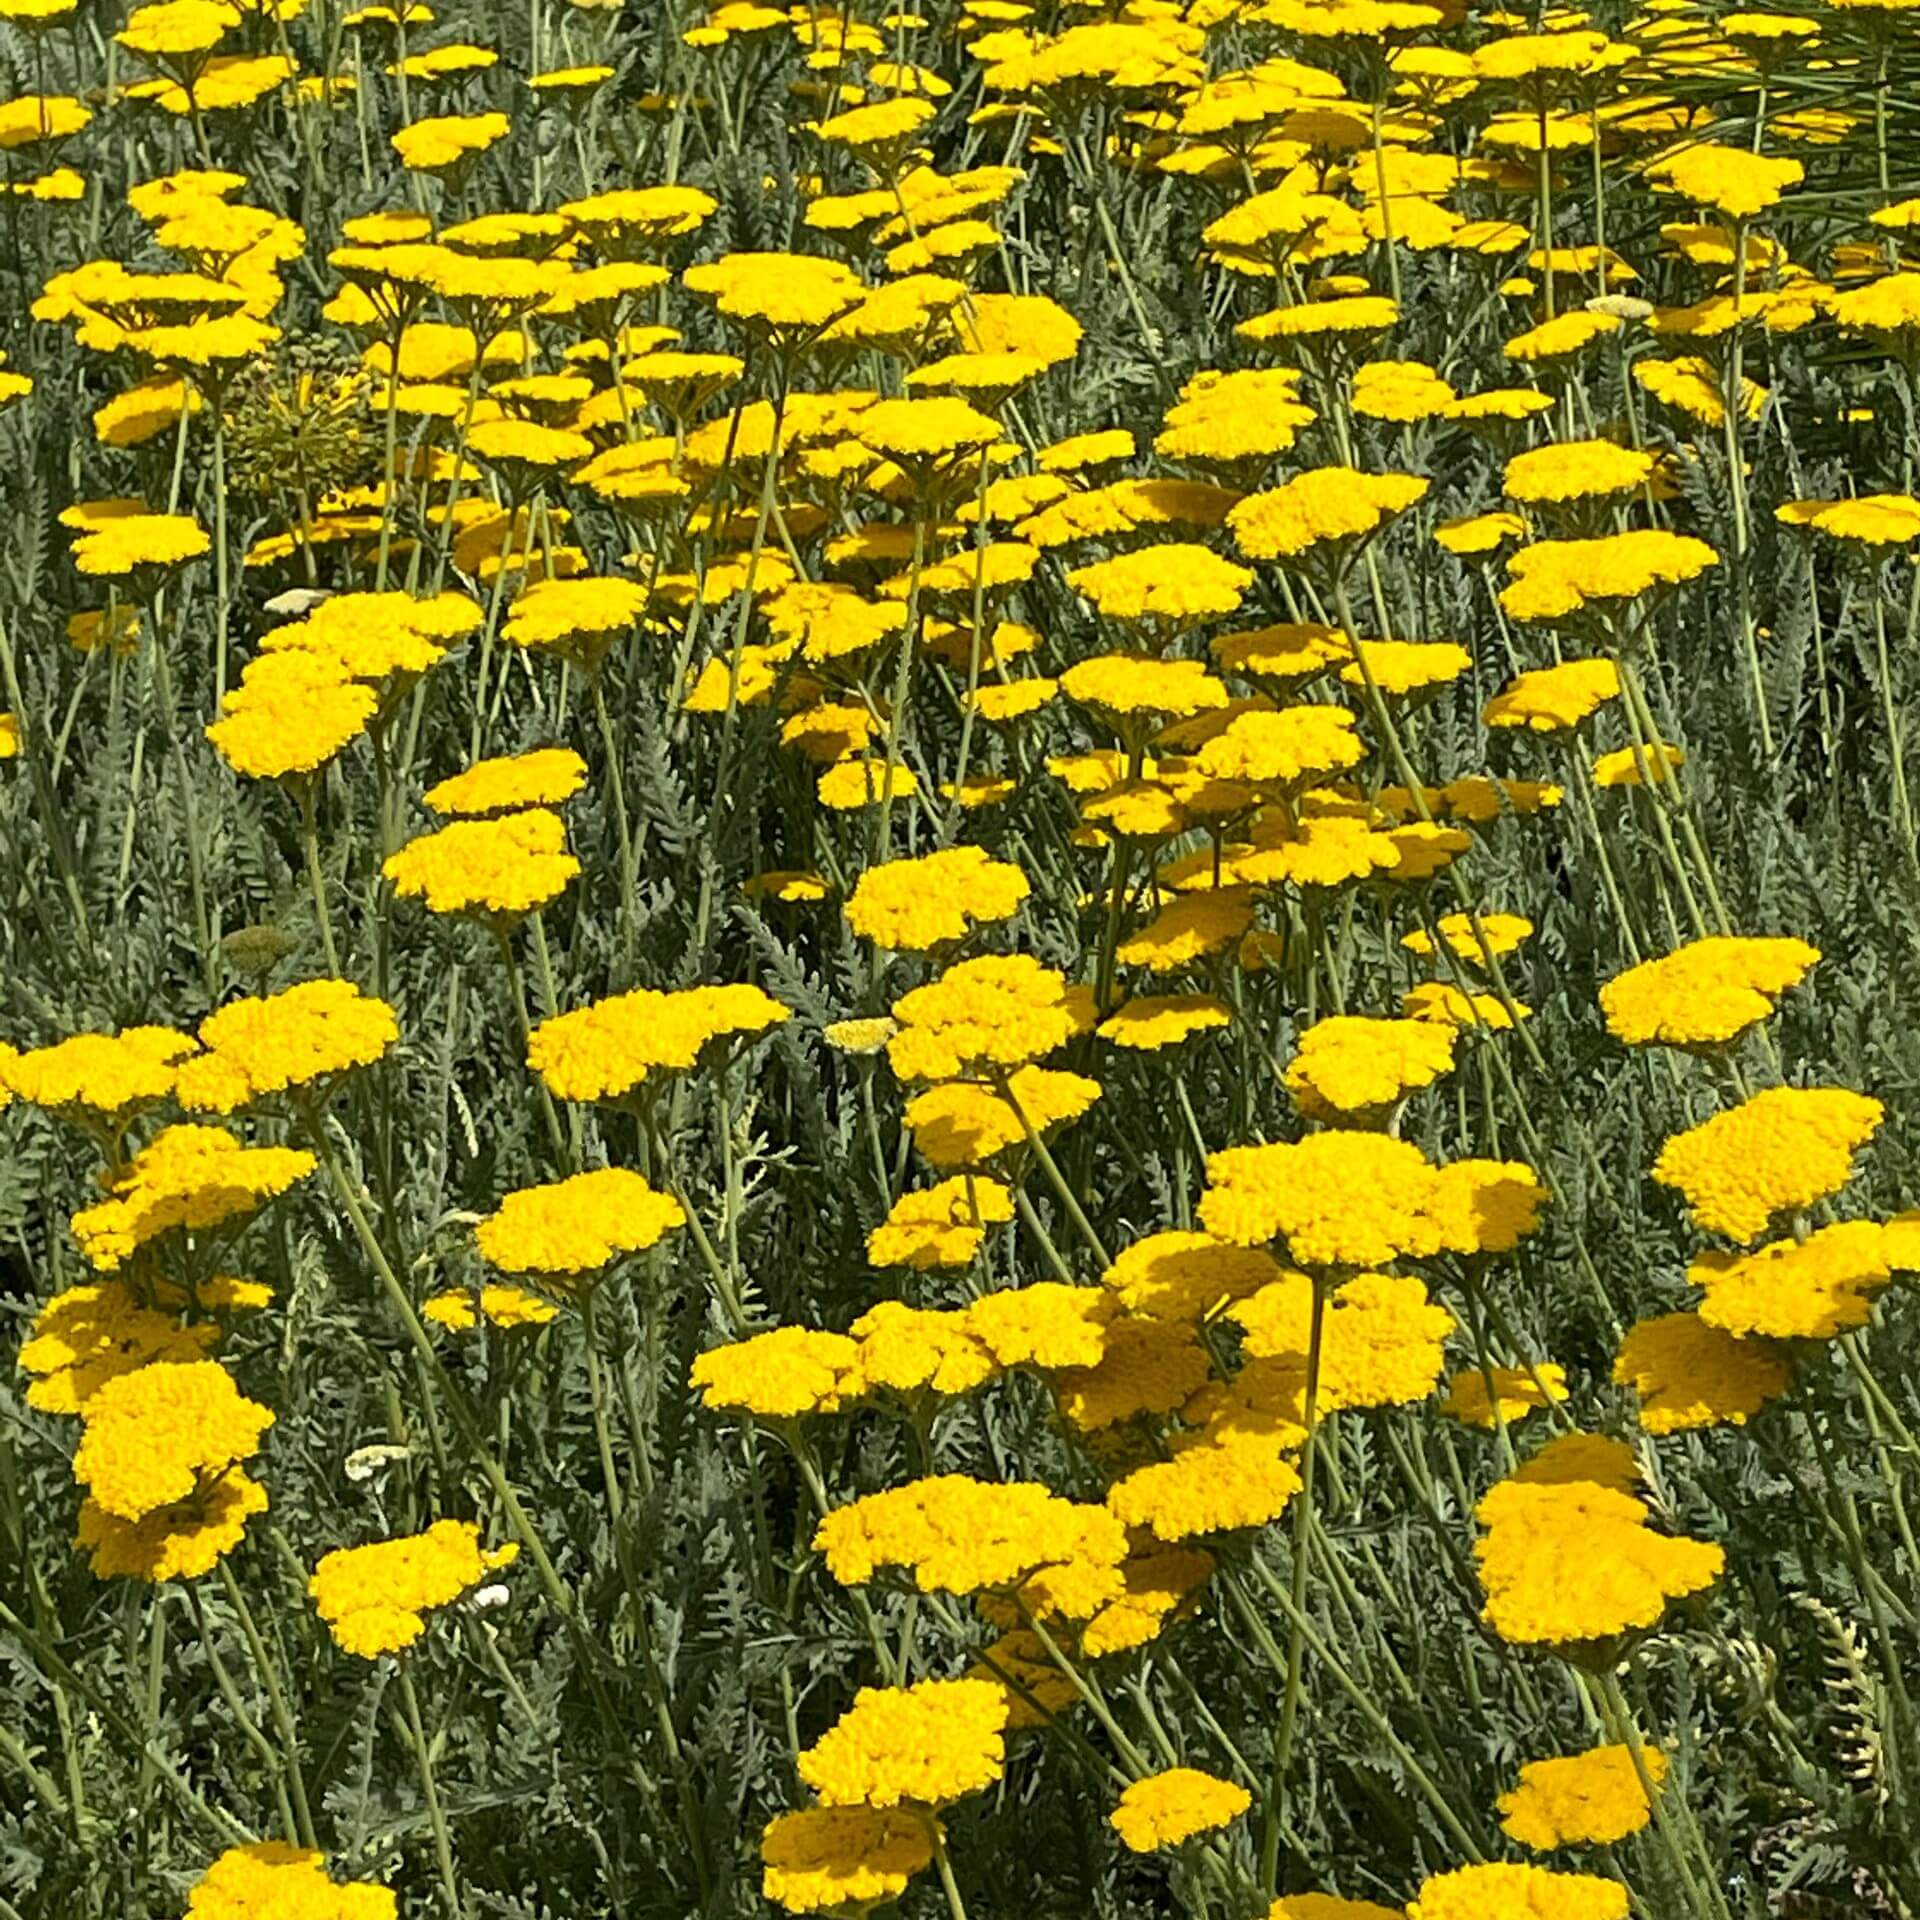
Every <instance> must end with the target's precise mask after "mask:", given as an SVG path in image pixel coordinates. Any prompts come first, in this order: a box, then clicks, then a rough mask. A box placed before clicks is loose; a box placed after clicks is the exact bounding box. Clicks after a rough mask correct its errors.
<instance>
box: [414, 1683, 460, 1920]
mask: <svg viewBox="0 0 1920 1920" xmlns="http://www.w3.org/2000/svg"><path fill="white" fill-rule="evenodd" d="M411 1668H412V1662H411V1661H409V1660H408V1659H407V1657H406V1656H405V1655H404V1654H403V1655H402V1656H401V1658H400V1675H399V1687H400V1712H401V1718H402V1720H403V1721H404V1722H405V1724H406V1729H407V1739H408V1742H409V1744H410V1745H411V1746H412V1748H413V1762H414V1766H415V1767H416V1769H417V1770H418V1771H419V1775H420V1797H421V1798H422V1799H423V1800H424V1801H425V1802H426V1805H427V1824H428V1825H429V1826H430V1827H431V1828H432V1829H433V1857H434V1863H435V1865H436V1866H437V1867H438V1868H439V1871H440V1892H441V1895H442V1897H443V1898H444V1899H445V1900H446V1903H447V1913H448V1915H449V1916H450V1920H460V1915H461V1913H462V1911H463V1910H464V1909H463V1907H462V1903H461V1899H460V1883H459V1881H458V1880H457V1879H456V1878H455V1876H454V1871H453V1839H452V1836H451V1835H450V1834H449V1833H448V1832H447V1815H446V1809H445V1808H444V1807H442V1806H441V1804H440V1789H439V1787H438V1786H436V1785H435V1784H434V1778H433V1750H432V1748H431V1747H430V1746H429V1745H428V1744H427V1729H426V1725H425V1723H424V1722H423V1721H422V1720H421V1717H420V1696H419V1695H418V1694H417V1693H416V1692H415V1691H414V1686H413V1673H412V1671H411Z"/></svg>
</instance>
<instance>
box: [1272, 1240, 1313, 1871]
mask: <svg viewBox="0 0 1920 1920" xmlns="http://www.w3.org/2000/svg"><path fill="white" fill-rule="evenodd" d="M1326 1321H1327V1276H1326V1274H1325V1273H1324V1272H1323V1271H1321V1269H1319V1268H1318V1267H1316V1268H1315V1269H1314V1271H1313V1309H1312V1319H1311V1321H1310V1323H1309V1325H1308V1329H1307V1384H1306V1391H1305V1397H1304V1400H1303V1403H1302V1420H1303V1424H1304V1425H1305V1427H1306V1430H1307V1437H1306V1440H1305V1441H1304V1442H1303V1443H1302V1446H1301V1449H1300V1491H1299V1492H1298V1493H1297V1494H1295V1495H1294V1497H1293V1564H1292V1566H1291V1567H1290V1568H1289V1570H1288V1571H1289V1576H1290V1580H1291V1593H1292V1601H1293V1604H1292V1606H1291V1608H1290V1609H1289V1615H1288V1623H1287V1672H1286V1686H1285V1691H1284V1692H1283V1693H1282V1695H1281V1699H1280V1721H1279V1724H1278V1725H1277V1726H1276V1727H1275V1728H1274V1733H1273V1772H1272V1775H1271V1777H1270V1778H1269V1780H1268V1783H1267V1814H1266V1825H1265V1828H1264V1831H1263V1833H1262V1836H1261V1842H1260V1884H1261V1886H1262V1887H1263V1888H1265V1889H1266V1891H1267V1892H1268V1893H1273V1892H1275V1891H1276V1890H1277V1889H1278V1886H1279V1879H1280V1824H1281V1822H1282V1821H1283V1820H1284V1819H1285V1818H1286V1808H1287V1771H1288V1769H1289V1768H1290V1767H1291V1766H1292V1764H1293V1742H1294V1735H1295V1733H1296V1732H1297V1731H1298V1728H1299V1723H1300V1680H1301V1671H1302V1662H1303V1661H1304V1659H1305V1657H1306V1623H1307V1560H1308V1553H1307V1543H1308V1540H1309V1538H1310V1537H1311V1534H1312V1530H1313V1495H1314V1478H1315V1475H1314V1469H1315V1466H1316V1465H1317V1462H1318V1457H1319V1452H1320V1446H1319V1440H1320V1418H1319V1415H1320V1360H1321V1348H1322V1346H1323V1344H1324V1335H1325V1332H1326Z"/></svg>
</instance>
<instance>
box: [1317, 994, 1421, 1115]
mask: <svg viewBox="0 0 1920 1920" xmlns="http://www.w3.org/2000/svg"><path fill="white" fill-rule="evenodd" d="M1453 1050H1454V1036H1453V1029H1452V1028H1451V1027H1445V1026H1435V1025H1433V1024H1432V1023H1431V1022H1428V1021H1422V1020H1382V1019H1372V1018H1368V1017H1366V1016H1364V1015H1360V1014H1345V1015H1334V1016H1331V1017H1329V1018H1328V1019H1325V1020H1321V1021H1318V1022H1316V1023H1315V1024H1314V1025H1313V1026H1311V1027H1309V1028H1307V1030H1306V1031H1305V1032H1304V1033H1303V1034H1302V1035H1301V1036H1300V1044H1299V1049H1298V1051H1297V1052H1296V1053H1295V1054H1294V1057H1293V1060H1292V1061H1291V1063H1290V1064H1289V1065H1288V1067H1287V1071H1286V1077H1285V1084H1286V1089H1287V1092H1288V1093H1289V1094H1291V1095H1292V1096H1293V1103H1294V1105H1295V1106H1296V1107H1298V1108H1299V1109H1300V1112H1301V1113H1302V1114H1303V1115H1304V1116H1305V1117H1306V1118H1307V1119H1309V1120H1325V1121H1331V1122H1336V1123H1338V1122H1342V1121H1346V1122H1360V1123H1365V1122H1366V1121H1367V1120H1368V1119H1369V1118H1370V1117H1371V1116H1373V1115H1375V1114H1378V1113H1381V1112H1383V1111H1385V1110H1386V1109H1388V1108H1390V1107H1392V1106H1394V1105H1395V1104H1396V1103H1398V1102H1399V1101H1401V1100H1403V1099H1405V1098H1406V1096H1407V1095H1408V1094H1409V1093H1412V1092H1415V1091H1416V1090H1418V1089H1419V1088H1421V1087H1425V1086H1431V1085H1432V1084H1433V1082H1434V1081H1435V1080H1437V1079H1439V1078H1440V1076H1441V1075H1442V1074H1445V1073H1449V1072H1451V1071H1452V1069H1453Z"/></svg>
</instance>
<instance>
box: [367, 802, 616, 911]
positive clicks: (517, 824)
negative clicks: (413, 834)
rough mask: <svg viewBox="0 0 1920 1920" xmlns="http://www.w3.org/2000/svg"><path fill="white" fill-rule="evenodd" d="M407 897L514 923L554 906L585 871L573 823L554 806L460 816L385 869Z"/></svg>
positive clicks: (410, 845)
mask: <svg viewBox="0 0 1920 1920" xmlns="http://www.w3.org/2000/svg"><path fill="white" fill-rule="evenodd" d="M380 870H381V872H382V873H384V874H385V875H386V877H387V878H388V879H389V880H391V881H392V882H393V885H394V891H395V892H396V893H397V894H399V895H400V897H401V898H402V899H419V900H423V901H425V903H426V905H427V908H428V910H429V911H430V912H433V913H448V914H471V915H473V916H474V917H476V918H478V919H480V920H483V921H486V922H488V923H490V924H498V925H503V926H510V925H513V924H514V923H516V922H518V921H519V920H520V919H522V918H523V917H524V916H525V915H527V914H529V913H537V912H538V911H539V910H540V909H541V908H542V907H545V906H550V905H551V904H552V903H553V902H554V901H555V900H557V899H558V898H559V897H560V895H561V894H562V893H563V892H565V890H566V888H567V886H568V884H569V883H570V882H571V881H573V880H574V879H575V878H576V877H577V876H578V874H579V872H580V862H579V861H578V860H577V859H576V858H575V857H574V856H573V855H572V854H571V853H569V852H568V851H567V829H566V822H565V821H563V820H562V819H561V818H560V816H559V815H558V814H557V813H554V812H552V811H551V810H550V809H549V808H546V807H529V808H526V809H525V810H524V811H522V812H518V813H499V814H490V815H488V816H487V817H486V818H484V819H478V820H455V821H453V822H452V823H451V824H450V825H447V826H444V827H441V828H439V829H438V830H436V831H435V832H433V833H423V834H421V835H420V836H419V837H418V838H416V839H413V840H409V841H408V842H407V844H406V845H405V846H404V847H402V848H401V849H400V850H399V852H397V853H394V854H391V855H389V856H388V858H387V861H386V863H385V865H384V866H382V868H381V869H380Z"/></svg>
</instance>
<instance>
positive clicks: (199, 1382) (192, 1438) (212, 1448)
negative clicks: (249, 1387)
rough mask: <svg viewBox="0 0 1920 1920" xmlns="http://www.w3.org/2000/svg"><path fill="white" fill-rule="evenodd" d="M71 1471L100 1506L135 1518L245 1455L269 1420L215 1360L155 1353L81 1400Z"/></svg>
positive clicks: (176, 1497)
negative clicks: (82, 1423) (156, 1356)
mask: <svg viewBox="0 0 1920 1920" xmlns="http://www.w3.org/2000/svg"><path fill="white" fill-rule="evenodd" d="M81 1411H82V1413H83V1415H84V1418H85V1420H86V1430H85V1432H84V1433H83V1434H82V1435H81V1439H80V1446H79V1449H78V1451H77V1452H76V1453H75V1454H74V1456H73V1477H74V1478H75V1479H76V1480H78V1481H79V1482H80V1484H81V1485H82V1486H83V1487H85V1488H86V1489H87V1491H88V1493H89V1494H90V1495H91V1497H92V1499H93V1502H94V1504H95V1505H96V1506H98V1507H99V1508H100V1509H101V1510H102V1511H103V1512H105V1513H109V1514H112V1515H113V1516H115V1517H116V1518H118V1519H121V1520H139V1519H141V1518H143V1517H144V1516H145V1515H147V1514H149V1513H152V1512H153V1511H154V1510H155V1509H156V1508H158V1507H165V1506H171V1505H172V1504H173V1503H174V1502H176V1501H179V1500H185V1499H187V1498H188V1497H189V1496H190V1495H191V1494H193V1493H194V1492H195V1490H196V1489H197V1488H198V1487H199V1486H200V1485H201V1484H202V1482H203V1481H205V1480H207V1479H210V1478H212V1477H213V1476H215V1475H218V1474H221V1473H224V1472H225V1471H226V1470H227V1468H229V1467H231V1466H235V1465H237V1464H238V1463H239V1462H240V1461H242V1460H248V1459H251V1458H252V1457H253V1455H254V1453H255V1452H256V1451H257V1450H258V1448H259V1445H260V1436H261V1435H262V1434H263V1433H265V1432H266V1430H267V1429H268V1428H269V1427H270V1426H272V1425H273V1413H272V1411H271V1409H269V1408H267V1407H263V1406H261V1405H259V1404H258V1402H256V1401H253V1400H249V1399H247V1398H246V1396H245V1395H244V1394H242V1393H241V1391H240V1389H239V1388H238V1387H236V1386H235V1385H234V1384H233V1376H232V1375H231V1374H230V1373H228V1372H227V1370H226V1368H225V1367H223V1366H221V1365H220V1364H219V1362H218V1361H215V1360H177V1361H169V1360H158V1361H155V1362H153V1363H152V1364H151V1365H148V1366H144V1367H141V1368H139V1369H137V1370H136V1371H134V1372H132V1373H123V1374H120V1375H119V1376H118V1377H116V1378H114V1379H112V1380H108V1381H106V1382H104V1383H103V1384H102V1385H101V1386H100V1388H99V1389H98V1390H97V1391H96V1392H95V1393H94V1394H93V1395H92V1397H91V1398H90V1399H89V1400H88V1401H87V1403H86V1405H85V1406H84V1407H83V1408H82V1410H81Z"/></svg>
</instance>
